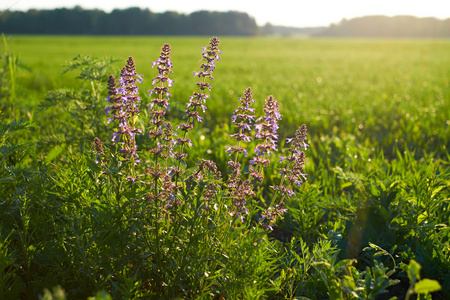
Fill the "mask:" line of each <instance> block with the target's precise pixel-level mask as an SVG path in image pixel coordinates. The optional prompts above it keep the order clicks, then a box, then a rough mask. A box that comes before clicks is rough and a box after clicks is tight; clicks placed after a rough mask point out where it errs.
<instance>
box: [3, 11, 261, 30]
mask: <svg viewBox="0 0 450 300" xmlns="http://www.w3.org/2000/svg"><path fill="white" fill-rule="evenodd" d="M257 30H258V27H257V25H256V21H255V20H254V18H252V17H250V16H249V15H248V14H246V13H242V12H236V11H230V12H209V11H198V12H193V13H191V14H190V15H184V14H179V13H177V12H173V11H168V12H164V13H159V14H155V13H152V12H151V11H150V10H148V9H140V8H139V7H130V8H126V9H114V10H113V11H112V12H110V13H105V12H104V11H101V10H84V9H83V8H81V7H80V6H75V7H74V8H71V9H67V8H57V9H53V10H35V9H33V10H29V11H27V12H20V11H5V12H3V13H2V14H1V15H0V31H2V32H4V33H7V34H14V33H24V34H118V35H163V34H164V35H167V34H176V35H188V34H189V35H256V34H257Z"/></svg>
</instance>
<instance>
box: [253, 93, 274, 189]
mask: <svg viewBox="0 0 450 300" xmlns="http://www.w3.org/2000/svg"><path fill="white" fill-rule="evenodd" d="M263 110H264V113H265V114H264V115H263V116H262V117H259V118H258V119H257V120H256V122H257V124H255V125H254V127H255V130H256V134H255V138H256V139H260V140H261V143H260V144H258V145H256V147H255V153H256V155H258V157H265V156H266V154H267V155H268V156H269V155H270V154H271V153H272V151H274V152H275V151H278V149H277V139H278V134H277V129H278V120H280V119H281V114H280V112H279V110H278V102H277V100H275V98H274V97H273V96H272V95H271V96H269V97H268V98H267V99H266V101H265V104H264V107H263ZM269 162H270V161H269V159H255V158H254V159H253V160H251V161H250V163H251V164H252V166H251V167H250V176H252V177H253V178H255V179H256V180H258V181H261V180H262V178H263V168H264V167H266V166H267V165H269Z"/></svg>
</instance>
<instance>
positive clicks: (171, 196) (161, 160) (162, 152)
mask: <svg viewBox="0 0 450 300" xmlns="http://www.w3.org/2000/svg"><path fill="white" fill-rule="evenodd" d="M218 46H219V40H218V39H217V38H212V39H211V40H210V42H209V45H208V46H207V47H203V48H202V58H201V65H200V71H199V72H194V76H198V77H199V78H201V81H199V82H197V84H196V85H197V88H198V90H197V91H196V92H194V93H193V95H192V96H191V97H190V99H189V102H188V103H187V105H186V118H187V121H186V122H184V123H181V125H179V126H178V127H176V128H175V129H174V128H173V127H172V124H171V122H170V121H169V120H168V119H167V116H166V114H167V112H168V111H169V108H170V102H169V99H170V97H171V94H170V93H169V89H170V88H171V87H172V86H173V84H174V81H173V80H172V79H171V78H170V76H171V74H173V71H172V68H173V64H172V61H171V58H170V56H171V48H170V45H169V44H164V45H163V47H162V48H161V52H160V55H159V58H158V59H157V60H156V61H154V62H152V67H153V68H156V70H157V75H156V77H155V78H154V79H153V80H152V86H153V87H152V89H151V90H149V91H148V92H149V96H150V97H151V100H150V103H149V108H150V109H149V113H148V115H149V117H150V120H149V124H150V126H149V128H148V137H149V140H150V142H151V143H150V144H151V145H152V146H151V147H149V152H147V153H148V155H149V156H144V158H145V161H146V168H147V169H146V170H145V171H142V170H141V173H139V172H134V169H132V172H131V174H128V175H129V176H128V177H127V179H128V180H129V181H131V182H132V183H134V184H136V183H140V184H139V186H140V187H141V193H142V195H143V196H142V199H144V200H145V201H146V202H145V203H146V204H147V205H152V206H155V208H156V210H155V212H156V215H155V220H159V219H160V218H163V217H164V216H171V217H170V218H176V216H177V215H178V214H179V212H177V209H179V208H181V207H182V208H183V209H186V208H189V209H194V211H195V214H196V215H197V216H199V217H202V216H203V213H200V210H204V211H209V209H210V208H211V207H214V208H215V209H216V207H217V206H216V204H217V202H216V201H218V200H220V199H222V201H229V204H226V205H224V206H222V207H226V209H227V214H228V215H231V216H233V217H235V219H238V220H240V221H242V222H243V221H245V220H246V217H247V215H248V214H249V211H250V209H249V208H250V207H248V205H249V203H252V201H254V200H255V199H254V198H255V196H256V193H255V184H257V183H258V182H261V181H262V180H263V173H264V168H265V167H267V166H268V165H269V163H270V155H271V154H272V153H273V152H276V151H278V149H277V139H278V134H277V130H278V121H279V120H280V119H281V114H280V112H279V107H278V102H277V100H275V98H274V97H273V96H269V97H268V98H267V99H266V100H265V104H264V106H263V114H262V116H261V117H259V118H257V117H255V109H254V108H252V107H251V106H252V104H253V103H254V102H255V100H254V99H253V91H252V89H251V88H250V87H249V88H247V89H245V91H244V92H243V96H242V97H240V98H239V99H238V100H239V104H240V105H239V106H238V108H236V109H235V110H234V112H233V115H232V117H231V120H232V122H233V125H234V128H235V130H234V132H232V133H231V134H230V135H229V136H230V137H231V138H233V139H234V140H235V141H236V142H237V144H235V145H231V146H226V147H225V150H226V152H227V154H228V155H229V156H230V157H231V158H230V160H229V161H228V165H229V168H230V171H229V176H228V177H227V180H226V182H224V181H223V177H222V174H221V172H220V171H219V170H218V168H217V166H216V164H215V163H214V162H213V161H211V160H206V159H201V160H200V161H199V163H197V164H196V166H194V167H193V168H190V169H188V167H187V166H186V164H185V162H184V161H185V158H186V157H187V155H188V154H187V153H186V152H185V151H183V150H184V148H185V146H193V143H192V141H191V140H190V139H189V138H188V136H187V134H188V132H189V131H191V130H192V129H193V127H194V124H195V122H196V121H197V122H202V119H203V118H202V117H200V112H199V110H200V109H201V110H202V111H205V110H206V101H207V99H208V98H209V95H208V94H207V91H208V90H209V91H211V85H210V82H209V81H208V80H214V78H213V76H212V74H213V72H214V70H215V68H216V62H217V61H218V60H219V59H220V57H219V54H220V53H221V51H220V50H219V49H218ZM141 81H142V77H141V76H140V75H137V74H136V71H135V65H134V61H133V59H132V58H131V57H130V58H129V59H128V61H127V64H126V66H125V67H124V68H123V69H122V71H121V75H120V78H119V82H118V83H117V82H116V79H115V77H114V76H112V75H111V76H110V77H109V80H108V90H109V92H108V95H109V96H108V101H109V102H110V103H112V105H111V106H109V107H107V108H106V109H105V110H106V112H107V114H109V113H112V114H113V116H112V117H111V118H110V119H109V122H115V121H118V123H119V126H118V129H116V130H115V132H114V134H113V135H112V139H113V141H115V142H118V143H120V145H121V147H120V149H119V152H120V153H121V154H122V157H123V161H129V160H131V161H132V162H133V164H131V165H132V166H134V164H135V163H138V162H139V161H140V160H139V156H138V154H137V146H136V141H135V135H136V134H139V133H141V132H142V130H140V129H138V128H137V126H136V124H135V121H136V119H137V118H136V116H137V115H138V114H139V113H140V110H139V105H138V104H139V102H140V97H139V94H138V88H137V87H136V82H141ZM252 129H254V139H255V140H257V141H259V143H256V147H255V148H254V151H253V158H252V159H250V160H249V163H250V167H249V168H248V169H246V168H242V166H241V162H240V160H239V157H241V158H245V157H247V156H249V150H248V148H249V147H246V146H245V143H249V142H251V141H252V139H253V136H252ZM178 130H179V131H180V132H183V134H182V135H178V132H177V131H178ZM305 139H306V126H305V125H303V126H301V127H300V128H299V130H297V132H296V135H295V137H294V138H292V139H288V143H291V147H290V148H289V149H287V152H288V155H287V156H286V157H281V159H280V163H282V164H284V166H283V168H281V170H280V171H281V173H282V178H281V182H280V184H279V186H277V187H272V188H273V190H274V195H273V199H272V201H271V204H270V205H269V206H267V208H266V209H264V211H261V212H260V213H261V215H260V216H261V218H260V222H259V223H260V225H261V226H262V227H264V228H267V229H272V225H273V224H274V222H275V220H276V219H277V218H278V217H279V216H281V215H282V214H283V213H284V212H286V209H285V208H284V202H283V199H284V196H285V195H288V196H292V195H293V194H294V186H296V187H298V186H300V185H301V183H302V180H304V179H305V176H306V175H305V174H303V168H304V163H305V154H304V152H303V151H301V150H302V149H306V147H307V144H306V142H305ZM177 146H180V151H179V152H176V151H175V149H176V147H177ZM95 151H96V158H97V160H98V159H100V160H101V159H102V157H103V156H105V155H104V151H103V145H102V142H101V141H100V140H99V139H95ZM101 161H102V160H101ZM100 165H103V161H102V163H101V164H100ZM119 167H120V164H119ZM245 170H248V171H245ZM244 171H245V173H244ZM185 172H187V175H185V174H184V173H185ZM182 175H183V176H182ZM138 178H139V180H138ZM141 184H143V185H141ZM279 193H281V194H282V195H283V196H282V198H281V200H280V201H278V204H276V205H274V204H275V200H276V198H277V195H278V194H279ZM213 203H214V205H213ZM169 209H170V211H171V212H169ZM160 210H161V212H163V213H161V212H159V211H160ZM164 211H165V212H164ZM172 213H173V214H172ZM156 222H157V223H156V224H155V226H156V227H154V228H155V231H158V232H159V229H158V228H159V227H158V225H157V224H158V222H159V221H156Z"/></svg>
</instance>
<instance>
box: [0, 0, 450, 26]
mask: <svg viewBox="0 0 450 300" xmlns="http://www.w3.org/2000/svg"><path fill="white" fill-rule="evenodd" d="M449 4H450V1H449V0H370V1H367V0H220V1H217V0H162V1H161V0H160V1H155V0H125V1H124V0H0V11H3V10H5V9H11V10H23V11H26V10H28V9H30V8H36V9H54V8H60V7H66V8H72V7H74V6H76V5H80V6H81V7H83V8H85V9H94V8H98V9H101V10H104V11H106V12H110V11H111V10H113V9H114V8H120V9H124V8H127V7H132V6H134V7H140V8H148V9H150V10H151V11H152V12H155V13H159V12H164V11H169V10H170V11H176V12H179V13H186V14H188V13H191V12H193V11H198V10H209V11H230V10H234V11H240V12H246V13H248V14H249V15H251V16H252V17H254V18H255V20H256V23H257V24H258V25H264V24H266V23H267V22H270V23H271V24H272V25H282V26H293V27H317V26H328V25H330V24H332V23H338V22H339V21H341V20H342V19H343V18H346V19H351V18H355V17H362V16H367V15H386V16H395V15H412V16H417V17H436V18H438V19H447V18H450V8H449V6H450V5H449Z"/></svg>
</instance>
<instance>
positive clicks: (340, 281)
mask: <svg viewBox="0 0 450 300" xmlns="http://www.w3.org/2000/svg"><path fill="white" fill-rule="evenodd" d="M166 39H167V40H168V41H169V42H171V46H172V48H173V63H174V66H175V67H174V74H173V79H174V80H175V85H174V86H173V87H171V94H173V96H172V97H171V100H170V101H171V106H170V108H171V110H170V111H169V112H167V115H166V117H167V120H169V121H171V122H172V123H173V124H174V127H176V126H177V125H178V124H180V122H181V120H180V119H181V118H182V116H183V114H184V110H185V107H186V106H185V102H187V99H189V96H190V92H191V91H192V90H193V87H195V83H194V82H193V80H192V78H191V76H192V70H194V69H195V66H194V64H193V63H192V62H194V63H196V61H198V51H197V50H198V48H199V47H200V46H202V43H201V42H202V41H201V39H200V38H189V39H181V38H177V37H167V38H166V37H164V38H162V37H161V38H160V37H158V38H156V37H155V38H131V37H130V38H127V39H126V41H127V42H126V43H124V42H120V43H119V42H118V41H119V39H117V38H113V37H96V38H95V40H94V39H93V38H92V37H77V38H67V37H58V38H56V37H13V38H11V39H10V40H8V49H15V51H17V50H19V52H18V53H21V58H22V60H25V62H24V63H25V64H26V65H27V66H29V69H27V70H25V69H24V68H17V69H16V70H15V72H16V79H15V80H16V82H15V90H16V99H17V101H16V103H15V105H17V107H20V109H19V110H17V111H19V112H20V113H21V114H22V113H23V111H26V114H27V116H28V115H29V116H28V119H19V118H17V119H16V120H14V118H12V117H13V116H12V115H8V114H7V110H3V109H2V113H3V115H2V118H3V119H2V121H1V123H0V167H1V170H0V190H1V193H0V229H1V232H0V233H1V238H2V239H1V241H2V242H1V243H0V287H2V288H3V287H4V288H3V289H0V292H1V293H2V294H0V298H18V297H19V298H20V297H22V298H27V297H28V298H36V297H37V296H38V295H41V298H42V299H56V298H58V297H59V298H58V299H60V298H61V297H66V298H76V299H88V298H89V299H124V298H130V299H135V298H146V299H181V298H186V299H211V298H212V299H329V298H333V299H376V298H378V297H380V298H381V297H386V298H392V297H397V298H398V299H403V298H405V296H408V297H410V298H413V297H415V294H417V295H418V298H421V297H422V298H425V297H431V293H432V295H433V297H436V298H437V299H446V298H448V297H449V295H450V289H449V286H450V284H449V283H450V263H449V262H450V229H449V226H450V219H449V209H450V207H449V204H450V203H449V201H450V200H449V199H450V170H449V166H450V163H449V158H450V156H449V155H448V151H447V150H448V147H450V144H449V136H450V135H449V121H448V120H450V115H449V114H448V112H449V111H450V110H449V109H448V108H449V107H448V105H449V103H450V101H448V100H449V98H448V97H449V95H448V93H446V87H447V86H448V76H446V74H447V73H448V65H449V64H448V62H449V59H450V56H449V55H448V53H450V52H449V51H448V50H449V48H448V43H447V42H446V41H407V40H404V41H381V40H373V41H357V40H353V41H350V40H348V41H345V40H340V41H337V40H293V39H276V40H275V39H250V40H248V39H246V40H245V41H243V40H240V39H234V38H226V39H223V40H222V44H223V45H224V47H223V50H224V54H223V59H222V60H221V61H220V64H218V66H217V70H216V71H215V72H217V73H215V77H216V79H217V81H214V83H213V85H214V88H213V89H212V91H211V99H210V100H208V103H207V105H208V111H207V113H205V114H204V115H203V116H204V117H205V119H204V126H203V127H202V128H199V127H198V128H197V127H196V129H195V130H194V131H192V132H190V133H189V138H190V139H192V141H193V143H194V146H193V147H190V148H188V150H187V153H188V154H189V156H188V158H187V159H186V160H185V161H183V162H182V163H180V166H181V167H182V168H184V169H185V174H184V175H182V177H180V180H179V181H178V184H179V186H180V187H182V190H181V189H180V192H179V193H178V194H177V195H178V199H179V200H180V201H181V204H178V205H177V206H170V205H169V206H167V207H166V204H167V203H166V202H164V201H162V198H161V197H160V198H158V197H156V198H153V199H152V198H150V197H149V194H150V193H151V192H153V191H154V189H155V187H156V189H158V190H159V191H160V192H164V188H163V185H162V181H160V180H159V179H158V180H155V179H154V177H151V176H149V175H145V176H141V177H138V179H137V180H136V183H132V182H131V181H130V180H128V179H127V176H129V175H131V174H132V173H131V170H132V168H131V164H130V163H127V162H124V160H123V159H122V157H121V155H122V154H121V153H120V152H119V151H118V146H117V145H116V144H114V143H112V142H110V141H109V140H110V134H111V133H112V130H111V127H112V126H111V125H108V124H106V122H105V119H106V118H105V116H104V112H103V108H104V106H106V101H104V100H105V99H106V96H107V95H106V90H105V86H106V83H105V80H106V75H108V74H109V73H108V72H109V71H107V69H108V68H111V69H112V70H118V69H119V66H118V65H117V63H116V62H115V60H112V59H109V58H96V56H95V55H98V56H99V57H100V56H102V55H104V54H110V55H114V56H118V57H121V58H123V57H128V56H129V55H130V53H129V52H130V51H131V52H133V53H132V54H133V55H134V56H135V59H136V65H137V66H138V70H139V71H140V70H141V69H140V68H141V67H142V73H143V74H144V79H145V80H144V83H143V86H142V87H140V88H141V94H145V93H142V91H146V90H147V89H150V88H151V86H150V83H149V82H151V80H148V78H153V77H154V73H155V69H151V68H145V65H147V66H148V65H149V61H150V60H151V58H149V57H148V56H149V54H151V53H157V51H158V48H157V46H160V45H161V44H162V43H163V42H165V41H166ZM56 43H58V45H56ZM274 43H275V44H276V51H275V49H274V48H273V46H272V45H273V44H274ZM86 44H89V50H88V48H83V47H86V46H85V45H86ZM130 44H133V45H135V47H133V49H131V50H130V47H129V45H130ZM155 45H156V46H155ZM141 47H142V48H141ZM52 51H56V52H52ZM80 52H81V53H83V52H91V53H92V56H85V55H80V56H76V54H77V53H80ZM30 53H33V56H32V55H31V54H30ZM44 54H45V55H46V57H52V59H51V60H49V59H43V60H42V57H43V55H44ZM68 57H75V59H74V60H72V61H71V62H69V63H67V64H66V65H65V67H64V69H66V70H67V72H66V73H64V74H63V75H61V69H59V68H60V65H61V64H62V63H63V62H64V61H65V60H67V58H68ZM152 57H157V56H156V55H155V56H152ZM121 61H123V59H121ZM243 62H245V63H243ZM38 70H39V71H38ZM280 70H282V71H280ZM8 72H9V71H8ZM8 72H6V73H4V74H5V75H4V77H3V79H5V81H4V82H9V78H10V77H9V73H8ZM113 73H116V71H113ZM30 74H31V75H30ZM236 74H239V76H238V77H237V76H236ZM260 74H267V75H268V76H260ZM73 75H74V76H73ZM5 76H6V77H5ZM27 76H32V78H33V79H26V78H27ZM41 76H42V77H43V78H48V79H45V80H44V81H45V82H47V83H49V85H50V86H48V87H47V85H44V87H46V89H53V92H51V93H48V94H47V100H44V101H41V106H40V107H39V106H38V105H37V101H36V99H37V98H39V97H41V96H37V94H38V93H40V92H39V91H42V90H41V89H42V87H39V88H36V89H34V88H33V89H32V88H31V87H32V86H33V85H31V84H30V82H31V81H29V80H32V81H33V82H35V80H38V79H39V78H41ZM72 77H74V78H72ZM171 78H172V77H171ZM268 78H270V80H269V79H268ZM6 79H7V80H6ZM25 79H26V80H25ZM36 82H37V81H36ZM36 82H35V83H36ZM249 85H251V86H252V87H254V91H255V96H254V98H255V99H256V100H257V101H256V105H255V106H256V111H257V112H259V111H261V107H262V105H263V99H264V97H265V96H266V95H268V94H272V93H273V94H274V95H275V96H276V98H277V99H279V101H280V111H281V113H282V114H283V119H282V121H281V124H280V130H279V133H280V140H282V139H283V138H284V137H287V136H292V135H293V133H294V131H295V129H296V126H297V125H298V124H297V123H298V120H302V121H304V122H305V123H306V124H307V125H308V131H309V141H308V143H309V144H310V145H311V147H310V148H309V149H308V151H307V158H308V160H307V163H306V167H305V173H307V174H308V176H307V178H308V180H306V181H305V183H304V184H303V186H302V187H301V188H300V189H299V190H298V191H297V192H296V195H295V197H293V198H286V199H285V204H286V208H287V210H288V211H287V213H285V214H284V218H283V219H279V220H278V221H277V222H276V223H275V224H274V230H273V231H267V230H266V229H264V228H263V227H261V226H260V225H259V218H260V214H261V212H262V211H263V210H264V209H265V207H264V203H265V202H266V200H265V199H269V200H270V199H271V198H272V197H271V196H273V191H272V190H271V189H270V186H273V185H276V184H278V183H279V179H280V176H279V174H278V171H277V170H278V168H279V167H280V166H281V164H280V163H279V162H278V158H277V157H273V158H272V159H271V166H272V167H271V168H268V169H267V170H266V172H265V179H264V181H263V182H262V184H261V185H260V186H258V187H257V188H255V196H254V197H252V199H251V201H250V199H248V200H249V205H248V206H249V214H248V216H247V218H246V220H245V221H244V222H241V221H240V220H238V219H236V216H231V215H230V211H229V209H230V208H231V207H233V202H232V199H230V197H228V196H227V194H226V193H225V191H226V188H225V185H224V183H225V182H226V181H227V180H228V178H229V176H230V174H229V173H228V170H229V169H228V160H229V156H228V155H227V153H226V152H225V146H227V145H230V137H229V134H230V132H231V129H230V128H231V127H232V126H231V125H230V124H231V122H230V121H229V117H230V116H231V114H232V112H233V110H234V109H235V107H236V106H237V102H238V101H237V98H238V97H239V96H238V94H240V93H241V91H242V90H243V89H244V88H246V87H247V86H249ZM3 87H4V90H3V91H4V92H5V93H6V94H8V95H9V93H10V92H11V85H10V83H7V84H5V85H3ZM60 87H64V89H59V88H60ZM172 88H173V90H172ZM6 94H5V95H6ZM141 96H142V107H144V108H143V110H142V112H141V114H140V116H139V120H138V121H137V122H138V123H137V124H138V125H139V126H141V128H145V129H147V130H148V129H149V127H150V126H151V125H149V123H147V122H148V119H149V112H148V109H146V107H147V106H146V104H148V103H149V102H151V100H150V99H149V97H148V96H146V95H141ZM40 99H42V97H41V98H40ZM2 100H3V98H2ZM3 103H4V102H2V104H3ZM43 108H45V109H43ZM39 110H40V111H39ZM38 111H39V113H38ZM28 113H29V114H28ZM24 115H25V114H24ZM11 118H12V119H11ZM96 136H97V137H99V138H100V139H101V140H102V141H103V149H104V152H103V153H102V154H99V153H96V152H95V151H94V150H93V149H92V148H94V141H93V138H94V137H96ZM136 142H137V144H138V145H139V148H138V150H139V151H140V152H139V155H140V159H141V160H142V165H141V166H136V168H135V172H138V171H139V170H140V168H144V167H143V166H145V168H148V169H149V170H155V169H157V166H158V163H159V166H163V165H164V163H165V162H166V161H165V160H164V159H162V158H157V160H155V157H154V156H153V154H151V153H149V149H151V148H152V147H153V146H154V144H152V143H151V142H150V141H149V139H148V135H147V134H146V135H143V136H138V138H137V139H136ZM255 145H256V143H255V142H251V143H249V146H248V148H249V149H252V148H254V147H255ZM284 147H285V145H284V143H282V142H280V143H279V150H280V151H281V150H282V149H283V148H284ZM202 158H205V159H209V160H212V161H214V162H215V163H216V166H217V168H218V170H219V171H220V172H221V174H222V175H221V180H219V179H218V178H217V177H215V175H214V173H213V172H210V171H204V172H203V171H202V172H203V173H198V171H199V170H200V167H199V165H200V164H201V162H202V161H201V159H202ZM251 158H252V157H247V158H243V159H242V160H241V163H242V165H243V166H246V167H244V168H243V172H244V173H245V172H248V163H249V160H250V159H251ZM119 161H123V163H122V165H120V163H119ZM99 162H104V164H102V163H99ZM167 164H168V166H173V165H175V166H176V165H177V163H176V161H170V160H167ZM246 168H247V169H246ZM136 174H139V173H136ZM141 174H142V173H141ZM194 174H197V175H198V174H201V175H202V176H200V177H195V176H194ZM180 176H181V175H180ZM209 183H214V184H217V188H216V190H215V191H216V193H215V194H214V197H212V198H211V199H210V200H208V201H209V202H207V201H206V200H205V199H206V198H205V195H206V192H207V191H208V188H209V186H208V184H209ZM206 208H207V209H206ZM416 262H417V263H416ZM58 285H59V286H60V288H58ZM439 287H440V289H439ZM17 295H18V296H17Z"/></svg>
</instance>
